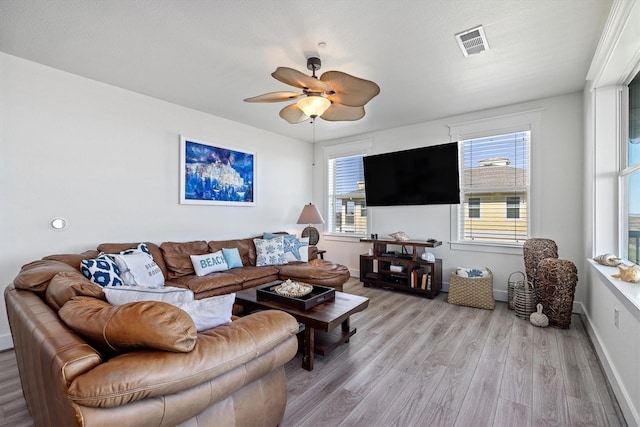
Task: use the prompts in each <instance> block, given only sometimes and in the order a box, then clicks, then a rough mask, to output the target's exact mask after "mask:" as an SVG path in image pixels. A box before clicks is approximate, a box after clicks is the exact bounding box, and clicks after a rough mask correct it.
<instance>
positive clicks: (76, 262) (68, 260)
mask: <svg viewBox="0 0 640 427" xmlns="http://www.w3.org/2000/svg"><path fill="white" fill-rule="evenodd" d="M99 255H100V252H99V251H95V250H89V251H84V252H82V253H81V254H56V255H48V256H46V257H43V258H42V259H48V260H53V261H61V262H64V263H65V264H68V265H70V266H71V267H74V268H75V269H76V270H79V269H80V261H82V260H83V259H91V258H97V257H98V256H99Z"/></svg>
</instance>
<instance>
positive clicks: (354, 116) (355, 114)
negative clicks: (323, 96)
mask: <svg viewBox="0 0 640 427" xmlns="http://www.w3.org/2000/svg"><path fill="white" fill-rule="evenodd" d="M294 105H295V104H294ZM320 117H321V118H322V119H324V120H327V121H330V122H342V121H354V120H360V119H361V118H363V117H364V107H363V106H360V107H350V106H348V105H342V104H338V103H335V102H334V103H332V104H331V107H329V108H328V109H327V111H325V112H324V113H323V114H322V115H321V116H320Z"/></svg>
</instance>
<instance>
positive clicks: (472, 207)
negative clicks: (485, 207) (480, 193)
mask: <svg viewBox="0 0 640 427" xmlns="http://www.w3.org/2000/svg"><path fill="white" fill-rule="evenodd" d="M467 203H468V206H469V218H480V197H469V199H468V200H467Z"/></svg>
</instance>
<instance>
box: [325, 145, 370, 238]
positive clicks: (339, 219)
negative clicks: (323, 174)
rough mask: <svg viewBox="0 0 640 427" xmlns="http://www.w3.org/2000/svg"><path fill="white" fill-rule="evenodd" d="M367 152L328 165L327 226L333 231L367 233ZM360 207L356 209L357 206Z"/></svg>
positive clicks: (333, 161) (342, 158) (341, 158)
mask: <svg viewBox="0 0 640 427" xmlns="http://www.w3.org/2000/svg"><path fill="white" fill-rule="evenodd" d="M363 157H364V155H355V156H346V157H336V158H333V159H329V165H328V179H329V181H328V190H329V191H328V198H329V200H328V206H329V215H328V218H327V226H328V229H329V231H330V232H333V233H342V234H353V235H366V233H367V215H366V201H365V193H364V167H363V164H362V158H363ZM356 205H357V206H358V209H355V206H356Z"/></svg>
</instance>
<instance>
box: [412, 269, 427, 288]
mask: <svg viewBox="0 0 640 427" xmlns="http://www.w3.org/2000/svg"><path fill="white" fill-rule="evenodd" d="M422 276H424V268H416V269H414V270H412V271H411V287H412V288H414V289H417V288H418V287H419V286H420V280H421V279H422Z"/></svg>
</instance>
